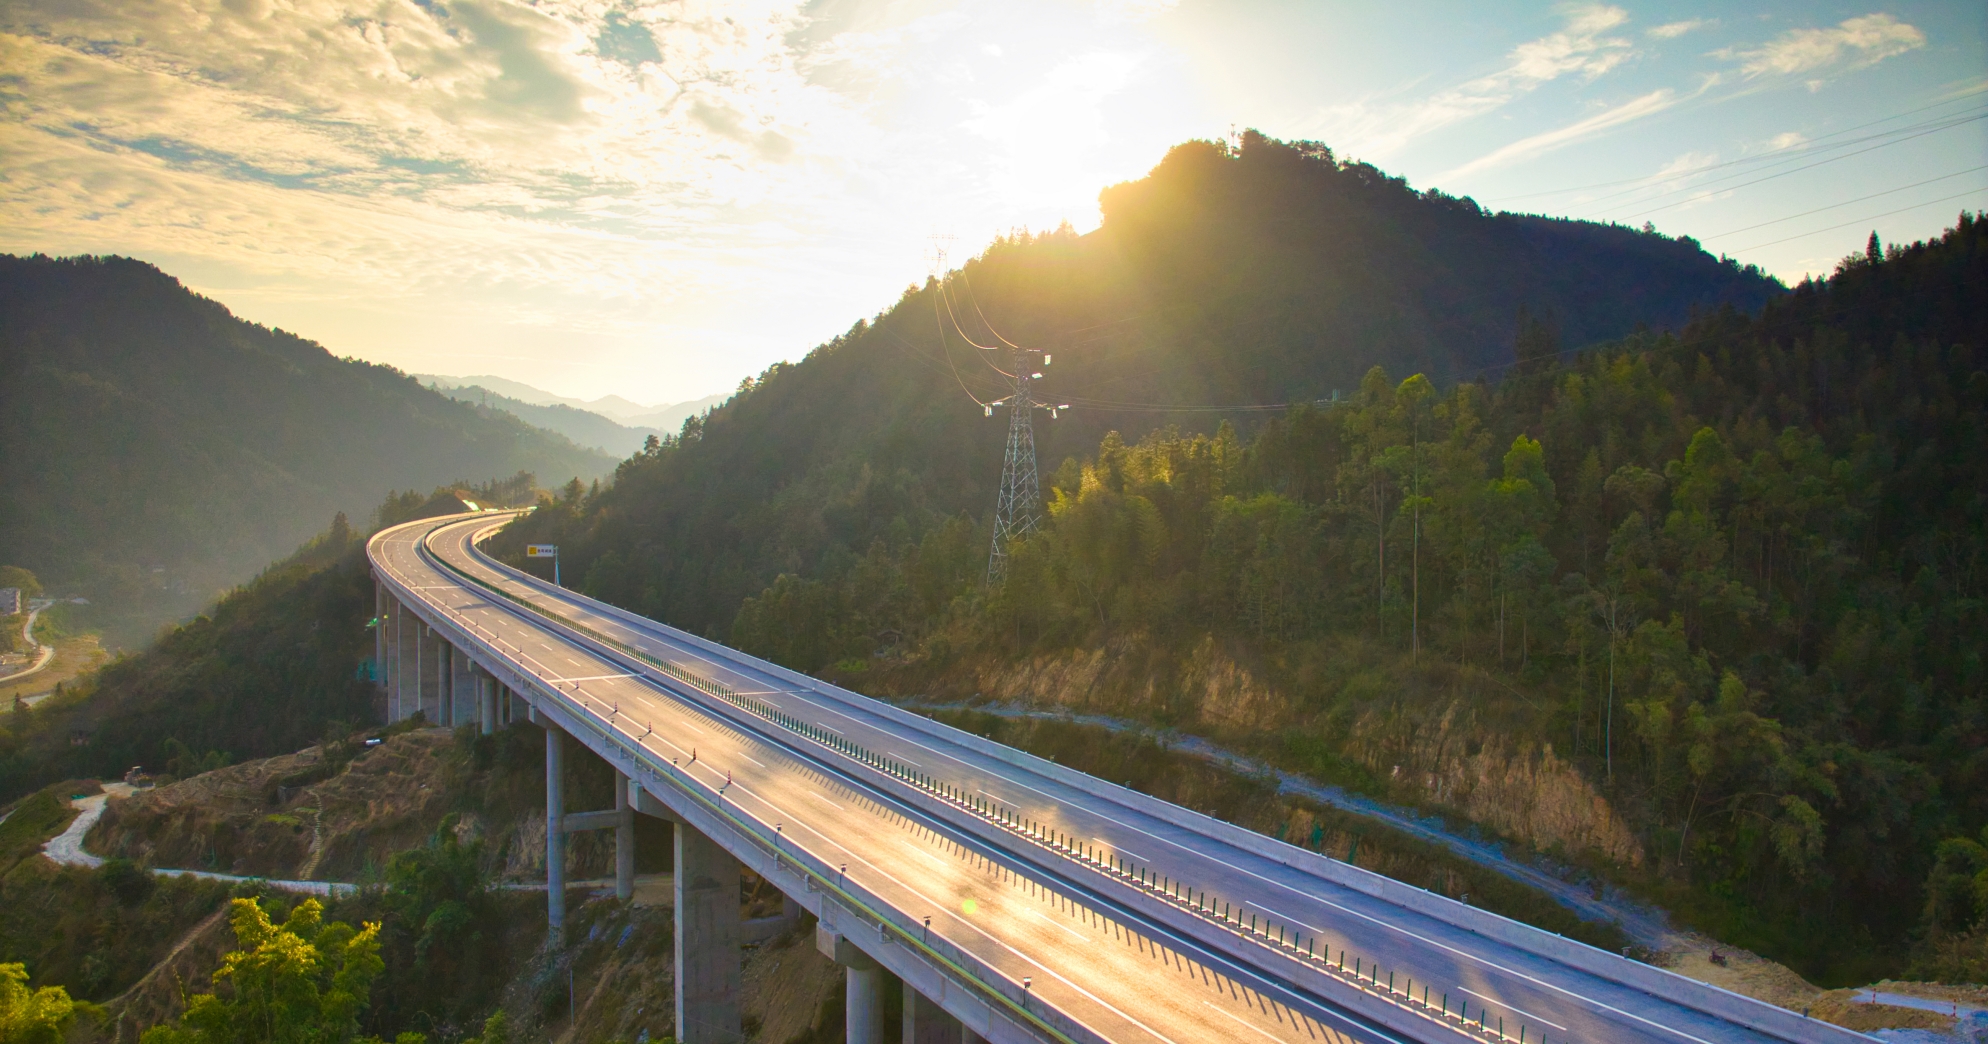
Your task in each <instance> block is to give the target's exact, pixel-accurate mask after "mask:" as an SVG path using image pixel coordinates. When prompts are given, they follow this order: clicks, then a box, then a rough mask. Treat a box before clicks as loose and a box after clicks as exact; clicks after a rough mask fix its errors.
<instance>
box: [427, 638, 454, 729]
mask: <svg viewBox="0 0 1988 1044" xmlns="http://www.w3.org/2000/svg"><path fill="white" fill-rule="evenodd" d="M455 675H456V647H455V646H453V645H451V644H449V640H448V639H447V638H444V637H442V632H440V631H436V632H435V720H434V721H432V722H430V723H429V724H431V725H443V726H446V725H451V724H454V722H453V721H452V720H451V715H453V714H454V713H455V701H454V700H452V699H450V698H449V697H450V696H451V695H452V694H454V692H455V690H456V677H455Z"/></svg>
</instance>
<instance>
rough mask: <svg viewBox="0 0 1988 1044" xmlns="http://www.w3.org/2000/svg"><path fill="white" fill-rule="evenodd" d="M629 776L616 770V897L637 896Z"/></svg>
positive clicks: (632, 809)
mask: <svg viewBox="0 0 1988 1044" xmlns="http://www.w3.org/2000/svg"><path fill="white" fill-rule="evenodd" d="M628 782H629V780H628V777H627V776H624V775H622V774H621V770H620V769H616V770H615V772H614V897H615V898H616V899H619V900H621V901H623V902H627V901H628V900H630V899H633V898H635V806H634V805H632V804H629V802H628Z"/></svg>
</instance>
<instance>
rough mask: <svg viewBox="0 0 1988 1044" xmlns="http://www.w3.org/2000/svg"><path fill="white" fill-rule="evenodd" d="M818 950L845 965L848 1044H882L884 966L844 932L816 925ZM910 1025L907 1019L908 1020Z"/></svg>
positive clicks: (844, 991) (844, 994) (844, 990)
mask: <svg viewBox="0 0 1988 1044" xmlns="http://www.w3.org/2000/svg"><path fill="white" fill-rule="evenodd" d="M815 949H817V950H820V951H821V955H822V956H824V957H827V958H828V959H829V960H832V961H834V962H835V963H837V964H840V965H842V968H843V971H844V973H845V974H844V982H843V1000H844V1001H845V1008H846V1010H847V1016H846V1018H847V1020H848V1021H847V1023H846V1024H845V1035H846V1037H847V1038H848V1044H882V1041H883V1034H884V976H885V975H886V974H888V973H886V972H885V971H884V969H883V965H880V964H878V963H877V962H876V959H875V958H873V957H871V956H870V955H869V954H867V953H864V952H863V951H862V950H861V949H859V948H858V947H857V946H856V944H855V943H852V942H850V941H849V938H848V937H847V936H845V935H843V934H842V933H841V932H838V931H836V930H835V929H833V928H830V927H828V926H826V925H822V924H817V925H815ZM907 1024H908V1017H907Z"/></svg>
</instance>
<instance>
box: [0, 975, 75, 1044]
mask: <svg viewBox="0 0 1988 1044" xmlns="http://www.w3.org/2000/svg"><path fill="white" fill-rule="evenodd" d="M75 1018H76V1004H75V1002H74V1001H71V1000H70V999H69V992H68V991H67V990H64V989H63V988H62V987H60V986H43V987H42V988H40V989H38V990H29V989H28V966H27V965H25V964H22V963H20V962H18V961H17V962H14V963H11V964H0V1044H59V1042H60V1041H62V1040H65V1039H67V1037H68V1034H69V1024H70V1023H71V1022H73V1021H75Z"/></svg>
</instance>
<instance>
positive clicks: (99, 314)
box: [0, 256, 611, 644]
mask: <svg viewBox="0 0 1988 1044" xmlns="http://www.w3.org/2000/svg"><path fill="white" fill-rule="evenodd" d="M0 446H5V447H6V448H7V449H6V452H5V453H4V454H0V557H4V559H5V560H6V561H7V562H10V563H13V564H18V565H21V566H24V567H26V568H28V569H31V570H33V571H34V572H35V573H36V574H37V575H39V576H41V577H42V578H43V580H44V582H45V583H47V584H48V585H49V586H50V587H51V588H52V589H57V590H60V591H62V592H64V593H70V592H75V593H82V594H86V595H88V596H90V597H91V599H92V601H93V602H95V603H96V608H97V609H98V610H99V611H101V612H102V613H103V614H104V615H103V617H102V620H103V621H104V622H105V623H107V624H108V625H109V631H110V633H109V635H108V637H110V638H111V639H112V640H113V641H117V642H121V643H122V644H132V643H135V642H136V641H138V640H142V639H143V638H145V637H148V636H149V635H150V634H151V633H152V631H153V630H154V629H155V628H156V627H157V626H158V625H159V624H160V623H162V622H164V621H166V620H168V619H171V618H173V617H175V616H179V615H182V614H184V613H187V612H191V611H193V610H195V609H197V608H199V607H200V606H202V605H204V604H205V603H207V602H208V601H210V600H212V599H213V598H214V597H215V595H216V594H217V593H218V592H219V591H221V590H223V589H225V588H227V587H228V586H230V585H233V584H235V583H238V582H240V581H242V580H245V579H247V578H248V577H250V576H253V575H255V573H256V572H257V571H258V570H260V569H261V568H262V567H263V566H265V565H267V564H268V563H270V562H272V561H274V560H276V559H278V558H280V557H282V556H284V555H286V554H288V553H289V552H290V551H291V550H292V549H294V548H295V547H296V546H297V545H298V544H300V543H302V542H303V541H304V540H306V539H308V538H309V537H310V536H311V535H312V534H313V533H316V532H318V531H319V530H320V529H322V528H323V526H324V524H325V522H326V520H327V519H329V518H331V517H332V515H333V514H334V513H335V512H338V511H340V510H344V511H349V512H352V513H354V514H355V515H356V514H362V513H363V512H364V511H365V510H366V509H367V508H369V507H370V506H371V505H373V504H375V503H378V502H379V499H380V497H381V496H382V495H383V494H384V493H385V492H386V491H387V490H389V489H397V488H410V487H412V488H420V489H428V488H432V487H433V486H435V485H436V484H438V483H446V482H451V481H459V480H471V481H478V480H483V479H488V478H490V477H492V476H502V475H510V474H512V473H514V472H518V471H520V470H524V471H531V472H534V473H536V474H538V475H539V476H542V477H543V478H544V479H546V480H547V481H548V482H553V483H557V482H560V481H564V480H565V479H566V478H567V477H569V476H574V475H580V476H587V477H591V476H594V475H597V474H601V473H603V472H604V471H606V470H607V468H608V466H609V465H610V464H611V460H610V459H609V458H607V457H606V456H605V455H603V454H601V453H599V452H598V451H593V450H588V449H583V448H581V447H579V446H575V445H573V444H572V443H571V442H569V441H567V440H566V439H564V438H561V437H560V436H557V435H554V434H551V433H549V432H545V431H541V430H539V429H537V428H533V427H530V426H528V425H526V424H524V423H522V422H520V421H518V420H517V419H515V418H512V417H509V416H505V415H485V414H481V413H479V412H478V411H477V410H476V409H475V408H474V407H471V406H469V405H467V404H463V403H456V402H451V401H449V400H448V399H446V398H444V397H442V396H440V395H437V394H435V393H434V392H431V391H429V390H428V389H426V388H423V387H421V386H420V385H419V384H417V383H416V382H415V381H414V380H413V379H412V378H410V377H407V376H406V375H404V374H401V373H400V372H398V371H396V370H393V369H391V368H389V367H384V366H375V365H372V364H369V363H364V362H360V361H357V360H353V359H339V358H336V357H334V356H332V355H331V353H329V352H327V351H325V350H324V348H322V347H320V346H319V345H317V344H315V343H313V342H310V341H306V340H304V339H302V338H300V337H297V336H295V335H292V334H289V333H285V332H283V331H281V330H271V329H267V328H265V327H261V326H257V325H255V324H252V323H247V322H244V321H242V320H240V319H237V318H235V317H234V316H232V315H230V314H229V313H228V311H227V309H225V308H223V307H222V306H221V305H219V304H217V303H215V302H213V301H210V300H207V299H205V298H202V297H199V296H196V295H194V294H192V293H190V292H188V291H187V290H186V289H185V288H184V287H182V286H181V285H180V284H179V283H178V281H177V280H174V279H173V278H171V277H170V276H167V275H166V274H164V273H163V272H160V271H159V270H158V269H156V268H154V267H152V266H151V265H148V264H144V263H142V262H139V261H133V260H130V259H127V258H116V257H107V258H66V259H58V258H49V257H41V256H35V257H13V256H0Z"/></svg>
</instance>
